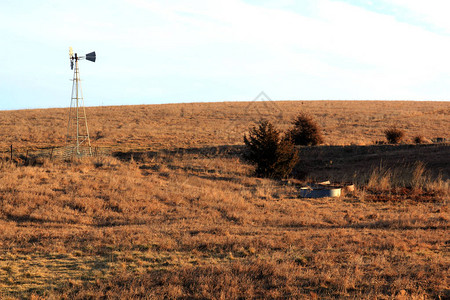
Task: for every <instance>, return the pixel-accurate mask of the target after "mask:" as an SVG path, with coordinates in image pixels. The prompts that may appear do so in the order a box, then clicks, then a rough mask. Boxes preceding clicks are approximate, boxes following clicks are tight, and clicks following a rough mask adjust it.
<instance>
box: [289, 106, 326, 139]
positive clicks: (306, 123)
mask: <svg viewBox="0 0 450 300" xmlns="http://www.w3.org/2000/svg"><path fill="white" fill-rule="evenodd" d="M292 124H293V125H294V127H293V128H292V129H290V130H289V131H288V137H289V138H290V139H291V140H292V142H293V143H294V144H295V145H302V146H314V145H319V144H322V143H323V137H322V134H321V132H320V128H319V125H317V123H316V122H315V121H314V120H313V118H312V117H311V116H309V115H307V114H306V113H300V114H299V115H298V116H297V117H296V118H295V120H294V121H293V122H292Z"/></svg>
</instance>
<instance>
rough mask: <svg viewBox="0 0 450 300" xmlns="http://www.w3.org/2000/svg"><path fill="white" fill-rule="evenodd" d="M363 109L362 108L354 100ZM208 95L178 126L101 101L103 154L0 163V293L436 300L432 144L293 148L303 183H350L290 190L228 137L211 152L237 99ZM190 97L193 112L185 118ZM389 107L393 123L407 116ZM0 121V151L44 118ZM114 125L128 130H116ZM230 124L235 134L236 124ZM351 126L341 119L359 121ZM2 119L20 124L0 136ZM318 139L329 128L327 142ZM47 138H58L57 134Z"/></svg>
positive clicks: (439, 255) (26, 114) (444, 188)
mask: <svg viewBox="0 0 450 300" xmlns="http://www.w3.org/2000/svg"><path fill="white" fill-rule="evenodd" d="M332 103H333V102H319V103H318V104H315V105H318V108H319V107H320V108H324V107H326V108H327V109H328V111H329V112H331V111H333V109H332V106H321V105H325V104H330V105H332ZM383 103H384V102H380V103H378V105H382V104H383ZM296 104H297V105H300V104H299V103H296ZM344 104H345V102H344ZM354 104H355V103H353V105H354ZM360 104H364V103H360ZM375 104H377V103H372V102H370V103H368V104H367V106H368V110H369V111H371V110H370V109H371V107H372V105H375ZM400 104H402V102H399V103H397V102H394V103H393V107H397V106H398V105H400ZM216 105H217V110H216V111H214V112H208V110H206V109H204V108H209V109H210V108H211V107H214V106H213V104H197V105H194V104H193V105H187V104H185V105H180V106H181V107H182V108H183V109H184V116H185V118H181V119H180V118H178V119H179V120H178V119H177V118H176V114H178V117H179V116H180V112H179V109H180V108H179V107H177V106H176V105H174V106H149V107H146V106H142V107H122V108H111V111H112V112H111V114H110V115H109V116H110V117H111V121H110V122H108V121H107V117H106V114H105V115H101V114H99V115H98V116H99V119H100V120H102V121H98V122H99V123H97V125H99V124H104V131H103V134H104V137H103V138H100V139H99V140H98V142H100V141H101V140H102V139H104V142H103V143H104V144H105V145H106V144H107V145H112V144H114V143H115V142H114V141H115V140H117V143H119V144H122V147H123V150H124V153H117V155H118V158H114V157H95V158H85V159H81V160H75V161H72V162H70V163H64V162H57V161H50V160H44V161H43V162H42V165H36V166H23V165H20V164H19V165H15V164H11V163H9V162H4V161H3V162H2V163H0V298H7V297H12V298H28V297H34V298H37V297H38V296H42V297H44V298H65V299H74V298H75V299H86V298H91V299H99V298H149V299H154V298H157V299H163V298H169V299H173V298H197V299H200V298H203V299H205V298H207V299H220V298H221V299H236V298H312V299H314V298H321V299H322V298H323V299H327V298H328V299H332V298H352V299H353V298H357V299H373V298H378V299H383V298H384V299H393V298H395V297H397V296H404V297H407V298H411V299H420V298H425V299H431V298H439V297H441V298H442V299H444V298H446V297H449V296H450V295H449V284H448V282H449V281H448V279H449V278H448V269H449V267H450V262H449V256H448V230H449V223H450V217H449V210H448V195H449V194H448V192H449V187H448V183H449V181H448V179H449V178H448V168H447V167H448V166H449V165H450V164H449V161H448V160H449V158H448V155H446V154H448V149H449V146H448V145H447V144H442V145H427V144H425V145H397V146H391V145H383V146H368V147H358V146H350V145H349V146H346V147H338V146H323V147H305V148H300V157H301V158H302V157H303V161H302V163H303V169H308V175H307V178H306V179H305V180H309V179H311V180H313V179H319V178H320V177H321V176H324V177H327V178H332V179H345V180H354V181H355V182H357V183H358V184H357V191H356V193H355V194H349V195H346V196H343V197H341V198H328V199H302V198H299V197H298V190H297V187H296V185H292V184H289V183H288V182H284V181H275V180H270V179H259V178H254V177H251V176H250V174H251V172H252V167H251V166H249V165H247V164H244V163H243V162H242V161H241V159H240V154H239V151H240V146H239V145H238V146H228V147H222V148H221V147H216V146H218V145H224V144H225V145H233V144H234V142H233V139H234V135H233V134H234V133H233V134H232V135H231V136H229V137H225V136H226V135H225V134H219V132H220V130H222V133H224V132H226V130H225V129H226V128H225V126H224V125H223V124H222V125H220V124H219V123H233V121H234V119H230V118H231V116H230V115H232V113H231V112H235V113H238V111H239V110H238V109H236V111H234V110H233V109H234V108H232V107H233V105H237V106H239V105H240V104H229V103H220V104H216ZM228 105H229V106H230V107H229V108H228V109H224V112H223V114H220V112H221V110H220V107H228ZM286 105H287V104H286ZM304 105H305V106H307V107H309V109H311V110H313V108H312V106H308V105H312V104H310V103H306V104H304ZM417 105H418V107H422V110H424V111H427V110H426V109H425V108H426V107H429V109H430V110H428V111H433V112H434V115H437V116H439V113H438V112H436V111H435V110H437V109H441V110H446V109H448V105H447V104H445V103H438V104H437V106H435V107H434V108H431V105H430V106H427V105H428V104H427V103H418V104H417ZM190 107H192V111H195V109H199V110H200V111H202V112H199V110H197V112H199V113H198V114H192V115H190V114H189V113H190V112H191V110H189V108H190ZM338 107H341V105H339V106H338ZM348 107H350V105H349V106H348ZM404 107H405V112H403V111H401V110H399V111H397V112H396V113H397V114H398V115H397V117H398V116H403V115H405V114H409V115H410V116H411V113H412V112H411V110H406V108H407V107H408V105H405V106H404ZM166 108H167V111H166V112H167V114H165V115H164V114H162V112H163V111H164V109H166ZM200 108H202V109H204V110H201V109H200ZM318 108H317V109H318ZM379 108H380V107H378V109H377V110H378V111H379V110H380V109H379ZM121 109H122V110H123V111H121ZM177 109H178V110H177ZM339 109H340V108H339ZM91 110H92V112H95V111H96V110H98V111H102V110H104V111H105V112H106V108H95V109H94V108H93V109H91ZM154 110H155V111H154ZM210 110H211V109H210ZM336 110H337V108H336ZM360 110H363V109H362V108H360ZM373 110H374V111H375V106H374V108H373ZM385 110H386V109H385ZM53 111H54V112H57V111H58V110H53ZM131 111H134V113H131ZM47 112H48V111H47ZM138 112H140V113H142V115H141V117H139V118H138V117H137V116H138V115H139V114H138ZM156 112H159V113H160V114H157V113H156ZM133 114H135V116H136V118H137V121H136V122H134V123H131V125H130V124H128V123H126V122H125V121H124V120H129V119H127V118H128V117H125V116H132V115H133ZM229 114H230V115H229ZM1 115H2V118H1V119H0V120H2V127H1V128H2V129H1V130H4V131H3V132H4V133H2V134H3V136H4V137H5V138H4V141H3V145H4V146H5V147H6V146H7V145H8V143H10V142H11V141H13V140H14V139H17V138H18V137H19V136H27V135H28V134H29V133H28V130H27V129H26V128H27V127H26V126H27V125H25V124H28V123H27V121H29V122H37V123H38V124H39V123H40V124H41V126H43V127H38V129H36V131H35V132H34V134H35V135H36V138H35V139H34V138H33V139H32V136H33V135H30V136H29V139H30V140H27V141H21V142H20V143H21V144H20V145H21V146H23V147H32V146H33V147H36V146H42V145H45V144H46V143H48V141H47V140H48V137H49V136H50V134H49V133H47V132H46V129H43V128H47V127H46V126H47V125H45V124H48V123H47V121H45V120H43V119H39V118H36V119H34V120H33V119H30V116H33V115H34V116H38V115H40V116H42V115H45V111H37V112H36V111H21V112H17V111H16V112H1ZM61 115H62V110H61ZM214 115H215V117H216V118H217V119H220V120H221V121H220V122H217V121H216V122H215V123H217V125H216V126H217V127H216V129H214V130H217V131H218V132H217V133H216V134H217V135H209V134H212V132H211V131H209V129H208V131H206V130H205V129H204V128H206V127H207V126H205V124H212V123H213V120H214ZM13 116H22V118H21V120H24V121H23V122H22V121H20V122H22V123H23V124H22V125H20V124H19V125H14V124H13V123H14V121H13V119H14V117H13ZM100 116H102V117H101V118H100ZM120 116H122V118H123V119H124V120H122V119H120V118H121V117H120ZM414 116H415V117H417V118H419V117H421V116H422V117H423V116H427V115H426V114H419V112H416V115H414ZM428 116H429V115H428ZM190 117H192V119H190ZM253 117H254V116H253ZM359 117H360V118H362V116H359ZM367 117H368V116H367ZM27 118H28V119H27ZM152 118H153V119H152ZM249 118H250V117H249ZM352 118H354V116H352ZM392 118H394V117H392ZM410 119H411V118H410ZM5 120H10V121H5ZM155 120H157V121H155ZM248 120H249V119H248ZM427 120H428V121H427V122H424V123H422V124H421V126H422V127H424V126H423V124H430V127H429V128H428V127H427V128H422V130H423V131H424V134H423V135H424V136H435V135H440V136H444V135H445V133H446V132H443V129H442V128H441V127H439V126H443V125H445V124H448V122H449V121H448V120H447V119H444V118H442V119H439V117H436V120H435V121H433V120H432V119H431V118H429V117H428V119H427ZM181 121H184V122H185V123H183V122H181ZM347 121H348V122H350V121H349V120H347ZM8 122H10V123H8ZM118 122H122V125H121V126H122V128H123V127H127V128H126V129H122V128H117V127H119V124H118ZM159 122H161V123H163V122H166V124H167V126H166V127H168V128H165V127H164V126H163V125H162V124H159ZM196 122H198V125H196V126H197V127H196V126H194V124H196ZM327 122H331V121H327ZM433 122H436V123H433ZM93 123H94V124H95V122H93ZM138 123H139V124H141V125H142V126H138V125H136V124H138ZM147 123H151V124H153V126H151V125H146V124H147ZM238 123H239V124H242V125H243V124H244V123H245V125H246V126H245V128H248V126H247V125H248V124H247V122H246V121H245V122H244V121H240V120H239V121H238ZM5 124H6V125H5ZM8 124H9V125H8ZM343 124H347V123H343ZM348 124H350V123H348ZM354 124H356V125H357V126H352V125H351V124H350V125H349V126H350V127H354V128H355V130H360V129H359V127H360V126H359V124H358V123H357V122H356V123H354ZM3 125H5V126H6V127H7V128H9V131H8V130H6V129H4V127H3ZM97 125H91V128H95V126H97ZM286 125H289V122H286ZM383 125H384V124H383ZM14 126H18V127H14ZM204 126H205V127H204ZM239 126H240V125H238V126H236V127H230V128H232V129H233V128H235V129H233V130H236V137H237V136H239V141H237V140H236V142H235V144H240V143H242V131H241V129H240V127H239ZM321 126H322V124H321ZM427 126H428V125H427ZM434 126H437V127H436V128H434ZM13 127H14V128H16V130H19V132H17V131H16V132H14V134H10V133H8V134H6V132H13V131H11V130H12V129H11V128H13ZM346 127H347V125H346ZM383 127H384V126H380V127H374V128H371V129H370V130H373V132H374V136H371V137H370V138H367V137H365V136H364V135H362V134H361V133H357V134H356V133H355V135H350V137H352V140H358V141H362V140H364V139H366V138H367V141H371V140H372V139H373V140H375V139H377V138H379V137H380V136H382V135H383V133H382V129H383ZM438 127H439V128H438ZM39 128H40V129H39ZM195 128H197V131H196V130H194V129H195ZM208 128H214V127H208ZM323 128H325V129H326V128H335V129H336V131H335V133H336V137H339V136H340V134H343V135H342V137H344V136H346V134H347V135H348V132H347V130H348V129H344V126H343V127H342V128H341V127H336V126H334V127H327V126H324V127H323ZM339 128H341V129H339ZM356 128H358V129H356ZM433 128H434V129H433ZM447 128H448V127H447ZM114 129H118V130H117V131H114ZM185 129H186V136H184V135H183V134H181V133H184V131H183V130H185ZM55 130H59V129H56V127H55ZM158 130H160V131H158ZM439 130H440V131H439ZM94 131H95V129H94ZM238 131H240V132H239V133H238ZM378 131H379V132H378ZM145 132H146V133H145ZM340 132H341V133H340ZM345 132H346V133H345ZM355 132H356V131H355ZM375 132H377V133H376V134H375ZM407 132H408V134H409V133H410V134H414V133H412V132H411V130H408V131H407ZM344 133H345V134H344ZM145 134H148V135H145ZM11 136H12V137H11ZM217 136H219V137H217ZM369 136H370V135H369ZM46 137H47V138H46ZM168 137H172V139H169V138H168ZM332 137H334V135H333V132H331V131H328V134H327V135H326V139H328V141H331V140H334V138H332ZM203 138H204V140H203ZM338 139H339V138H336V140H338ZM120 141H121V142H120ZM53 142H54V143H59V142H62V138H59V137H58V135H56V137H55V138H54V140H53ZM350 143H351V142H350V141H349V142H348V144H350ZM47 145H48V144H47ZM189 145H191V146H189ZM127 148H128V150H127ZM130 148H134V150H133V152H132V153H130V151H129V149H130ZM136 148H141V149H145V148H151V150H148V149H146V150H145V151H144V150H142V151H141V150H138V149H136ZM177 148H184V149H183V150H180V149H178V150H176V149H177ZM170 149H172V150H173V149H175V150H176V151H168V150H170ZM125 150H126V151H125ZM131 157H133V158H132V159H131ZM119 158H120V159H119ZM418 160H421V161H423V164H420V163H415V162H416V161H418ZM380 161H383V164H381V167H380V168H379V169H378V170H376V172H373V170H374V169H375V168H376V167H379V166H380ZM439 166H444V167H442V168H441V169H439V170H438V168H439ZM403 169H405V170H406V171H403V172H402V170H403ZM408 170H409V171H408ZM408 174H409V175H408ZM439 174H441V175H440V177H439ZM384 178H385V179H384ZM383 184H384V185H385V186H383ZM381 187H382V188H381ZM402 189H407V191H406V192H405V190H402ZM402 193H403V194H402ZM421 193H422V194H421ZM417 195H419V196H417ZM420 195H422V196H420ZM416 196H417V197H416Z"/></svg>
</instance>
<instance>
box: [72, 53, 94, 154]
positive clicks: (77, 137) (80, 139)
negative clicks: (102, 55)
mask: <svg viewBox="0 0 450 300" xmlns="http://www.w3.org/2000/svg"><path fill="white" fill-rule="evenodd" d="M69 59H70V69H71V70H74V71H73V80H72V81H73V84H72V97H71V100H70V109H69V124H68V125H67V139H66V146H67V148H68V149H69V151H70V153H69V155H70V156H71V157H72V156H74V155H76V156H85V155H92V148H91V140H90V139H89V128H88V124H87V118H86V110H85V108H84V100H83V92H82V90H81V83H80V81H81V79H80V71H79V68H78V61H79V60H83V59H86V60H89V61H92V62H95V59H96V55H95V52H91V53H88V54H86V55H85V56H78V54H77V53H75V54H74V53H73V49H72V47H70V48H69Z"/></svg>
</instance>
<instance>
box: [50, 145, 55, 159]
mask: <svg viewBox="0 0 450 300" xmlns="http://www.w3.org/2000/svg"><path fill="white" fill-rule="evenodd" d="M53 149H55V147H52V151H51V152H50V160H52V158H53Z"/></svg>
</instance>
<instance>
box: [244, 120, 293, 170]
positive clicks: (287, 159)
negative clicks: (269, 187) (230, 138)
mask: <svg viewBox="0 0 450 300" xmlns="http://www.w3.org/2000/svg"><path fill="white" fill-rule="evenodd" d="M244 143H245V145H246V147H247V149H246V150H247V151H246V152H245V154H244V157H245V159H247V160H248V161H250V162H251V163H254V164H256V170H255V173H256V175H257V176H261V177H269V178H284V177H286V176H288V175H289V174H290V173H291V171H292V169H293V168H294V166H295V164H296V163H297V162H298V155H297V151H296V150H295V148H294V145H293V144H292V142H291V140H289V139H287V138H282V137H281V136H280V132H279V131H278V130H276V129H275V127H274V126H273V125H272V124H271V123H270V122H269V121H266V120H262V121H260V122H259V124H258V125H257V126H254V127H252V128H250V132H249V135H248V137H247V135H245V134H244Z"/></svg>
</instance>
